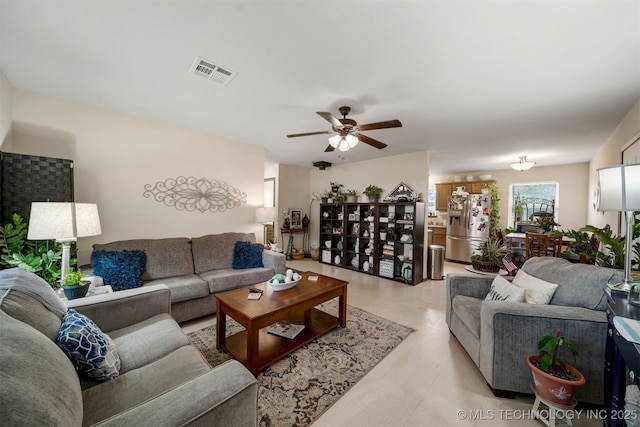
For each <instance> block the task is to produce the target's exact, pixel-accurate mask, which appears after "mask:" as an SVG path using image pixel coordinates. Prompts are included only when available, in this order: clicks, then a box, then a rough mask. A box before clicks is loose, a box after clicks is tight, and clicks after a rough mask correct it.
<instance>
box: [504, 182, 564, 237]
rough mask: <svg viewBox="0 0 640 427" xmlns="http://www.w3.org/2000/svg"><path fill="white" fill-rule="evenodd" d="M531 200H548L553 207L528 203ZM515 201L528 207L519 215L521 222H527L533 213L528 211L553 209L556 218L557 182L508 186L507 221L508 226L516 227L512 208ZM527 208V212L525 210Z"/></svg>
mask: <svg viewBox="0 0 640 427" xmlns="http://www.w3.org/2000/svg"><path fill="white" fill-rule="evenodd" d="M532 200H536V201H539V200H548V201H551V202H553V205H554V207H550V206H549V205H548V204H545V203H536V204H532V203H530V202H531V201H532ZM516 201H520V202H521V203H522V201H526V202H529V203H528V207H525V208H524V212H522V214H521V215H520V217H521V219H520V220H521V221H528V220H529V216H530V215H531V214H532V213H533V212H528V210H536V211H537V210H543V211H551V210H552V209H553V211H554V216H555V217H556V218H558V183H557V182H535V183H526V184H524V183H523V184H511V185H510V186H509V219H508V221H509V222H508V226H509V227H513V228H517V227H516V221H517V219H516V215H515V212H514V206H515V204H516ZM527 208H528V210H527Z"/></svg>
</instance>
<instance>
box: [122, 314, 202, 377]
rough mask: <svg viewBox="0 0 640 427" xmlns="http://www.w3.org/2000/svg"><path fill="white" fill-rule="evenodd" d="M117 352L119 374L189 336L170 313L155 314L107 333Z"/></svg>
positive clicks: (172, 348)
mask: <svg viewBox="0 0 640 427" xmlns="http://www.w3.org/2000/svg"><path fill="white" fill-rule="evenodd" d="M109 335H110V336H111V338H112V339H113V342H114V343H115V345H116V347H117V348H118V352H119V353H120V374H124V373H125V372H128V371H131V370H134V369H138V368H139V367H141V366H144V365H146V364H148V363H151V362H153V361H155V360H158V359H160V358H162V357H164V356H166V355H167V354H169V353H171V352H173V351H175V350H177V349H178V348H180V347H182V346H185V345H188V344H189V339H188V338H187V336H186V335H185V334H184V333H183V332H182V329H180V326H179V325H178V324H177V323H176V322H175V320H173V318H172V317H171V316H170V315H169V314H158V315H156V316H153V317H150V318H149V319H147V320H143V321H142V322H139V323H136V324H134V325H131V326H127V327H126V328H122V329H116V330H115V331H111V332H110V333H109Z"/></svg>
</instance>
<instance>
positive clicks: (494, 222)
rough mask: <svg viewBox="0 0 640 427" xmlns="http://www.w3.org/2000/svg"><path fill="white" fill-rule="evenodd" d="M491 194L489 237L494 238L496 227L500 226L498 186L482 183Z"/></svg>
mask: <svg viewBox="0 0 640 427" xmlns="http://www.w3.org/2000/svg"><path fill="white" fill-rule="evenodd" d="M484 188H486V189H487V190H489V195H490V196H491V210H490V212H491V217H490V218H489V237H490V238H491V239H494V240H495V239H496V229H497V228H499V227H500V188H499V187H498V186H497V185H496V184H495V183H489V184H484Z"/></svg>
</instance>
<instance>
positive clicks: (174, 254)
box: [93, 237, 193, 282]
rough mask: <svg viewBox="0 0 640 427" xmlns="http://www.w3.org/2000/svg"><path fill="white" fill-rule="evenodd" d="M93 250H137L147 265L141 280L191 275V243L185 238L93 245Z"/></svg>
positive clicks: (122, 241) (124, 241)
mask: <svg viewBox="0 0 640 427" xmlns="http://www.w3.org/2000/svg"><path fill="white" fill-rule="evenodd" d="M93 249H94V250H100V249H103V250H107V251H122V250H130V251H131V250H135V249H139V250H142V251H144V252H145V253H146V254H147V265H146V268H145V270H144V273H142V280H143V281H145V282H146V281H148V280H154V279H163V278H165V277H174V276H183V275H185V274H193V257H192V255H191V243H190V241H189V239H187V238H186V237H171V238H164V239H134V240H121V241H118V242H111V243H106V244H95V245H93Z"/></svg>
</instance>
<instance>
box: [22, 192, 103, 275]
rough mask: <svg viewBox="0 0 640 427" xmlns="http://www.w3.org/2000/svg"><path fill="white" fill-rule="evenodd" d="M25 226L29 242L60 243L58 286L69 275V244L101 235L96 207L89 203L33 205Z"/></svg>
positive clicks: (38, 203)
mask: <svg viewBox="0 0 640 427" xmlns="http://www.w3.org/2000/svg"><path fill="white" fill-rule="evenodd" d="M28 227H29V231H28V232H27V239H29V240H56V241H57V242H59V243H62V264H61V266H60V284H61V285H62V284H64V279H65V277H66V276H67V274H68V273H69V263H70V260H71V244H72V243H73V242H75V241H76V240H77V238H78V237H87V236H97V235H99V234H102V229H101V228H100V217H99V216H98V205H95V204H92V203H67V202H64V203H60V202H33V203H31V214H30V215H29V225H28Z"/></svg>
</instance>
